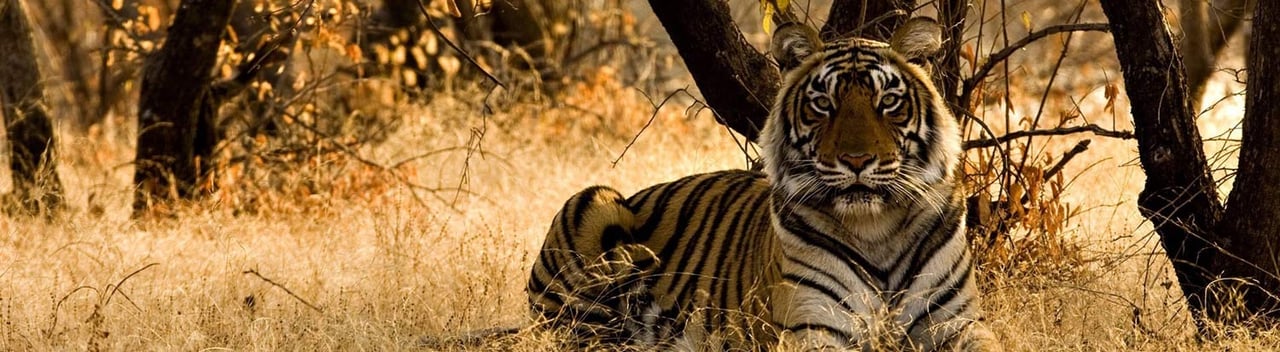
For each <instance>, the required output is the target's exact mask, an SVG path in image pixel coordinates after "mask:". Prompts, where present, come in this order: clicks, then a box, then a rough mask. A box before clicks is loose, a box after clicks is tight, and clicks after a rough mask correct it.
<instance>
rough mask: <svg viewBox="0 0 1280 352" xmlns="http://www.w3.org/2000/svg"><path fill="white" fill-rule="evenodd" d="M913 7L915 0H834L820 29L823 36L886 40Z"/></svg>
mask: <svg viewBox="0 0 1280 352" xmlns="http://www.w3.org/2000/svg"><path fill="white" fill-rule="evenodd" d="M913 8H915V0H836V1H835V2H834V3H832V4H831V14H830V15H828V16H827V23H826V24H824V25H822V31H821V32H819V33H821V36H822V40H832V39H839V38H846V37H851V36H856V37H861V38H868V39H875V40H879V41H884V42H887V41H889V37H890V36H892V35H893V31H894V30H895V29H897V28H898V26H900V25H902V23H903V22H906V21H907V19H908V18H910V15H911V10H912V9H913ZM962 10H963V9H962Z"/></svg>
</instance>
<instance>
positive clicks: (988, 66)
mask: <svg viewBox="0 0 1280 352" xmlns="http://www.w3.org/2000/svg"><path fill="white" fill-rule="evenodd" d="M1110 30H1111V29H1110V28H1109V27H1108V25H1107V24H1106V23H1076V24H1062V25H1056V26H1051V27H1047V28H1044V29H1041V30H1038V31H1035V32H1031V33H1029V34H1027V36H1026V37H1024V38H1022V39H1020V40H1018V41H1017V42H1014V43H1013V44H1009V46H1006V47H1005V48H1004V49H1000V51H998V52H996V53H995V54H991V55H989V56H987V61H986V62H985V63H983V64H982V66H981V67H979V68H978V70H977V71H974V74H973V76H970V77H969V78H966V79H965V80H964V88H963V89H962V90H961V92H960V97H961V98H962V99H961V102H962V104H966V103H968V102H969V98H970V97H971V96H972V95H973V89H974V88H976V87H977V86H978V84H979V83H982V81H983V80H984V79H986V78H987V75H988V74H990V73H991V70H992V69H994V68H995V67H996V65H999V64H1000V63H1001V62H1004V61H1005V60H1007V59H1008V58H1009V56H1012V55H1013V53H1015V52H1017V51H1018V50H1020V49H1022V48H1023V47H1026V46H1027V45H1030V44H1031V43H1033V42H1035V41H1037V40H1040V39H1041V38H1044V37H1047V36H1049V35H1052V34H1057V33H1062V32H1083V31H1096V32H1108V31H1110Z"/></svg>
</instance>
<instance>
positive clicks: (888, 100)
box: [880, 94, 898, 109]
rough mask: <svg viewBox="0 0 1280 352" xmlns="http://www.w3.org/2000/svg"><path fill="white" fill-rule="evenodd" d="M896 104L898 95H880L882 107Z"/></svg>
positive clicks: (886, 107)
mask: <svg viewBox="0 0 1280 352" xmlns="http://www.w3.org/2000/svg"><path fill="white" fill-rule="evenodd" d="M895 105H898V96H897V95H893V94H885V95H884V96H882V97H880V107H881V108H884V109H888V108H892V107H894V106H895Z"/></svg>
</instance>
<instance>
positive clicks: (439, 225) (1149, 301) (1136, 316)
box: [0, 63, 1280, 351]
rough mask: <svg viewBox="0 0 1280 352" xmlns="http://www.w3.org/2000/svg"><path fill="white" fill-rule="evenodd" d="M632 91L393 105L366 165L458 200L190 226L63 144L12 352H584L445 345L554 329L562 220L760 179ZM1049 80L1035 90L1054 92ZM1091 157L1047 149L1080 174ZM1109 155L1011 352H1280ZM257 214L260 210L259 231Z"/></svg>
mask: <svg viewBox="0 0 1280 352" xmlns="http://www.w3.org/2000/svg"><path fill="white" fill-rule="evenodd" d="M1100 66H1101V67H1095V69H1096V71H1094V72H1093V73H1091V75H1093V76H1099V75H1103V73H1098V72H1109V73H1106V74H1107V75H1109V77H1112V79H1113V80H1114V79H1115V77H1118V70H1116V69H1115V67H1114V66H1107V64H1105V63H1104V64H1101V65H1100ZM1237 66H1238V65H1237ZM612 72H613V71H612V69H611V68H610V67H608V66H605V67H603V68H601V69H599V70H597V71H596V72H593V73H591V74H587V75H584V76H585V77H588V79H586V80H584V81H583V82H577V83H572V84H569V85H568V88H566V89H565V90H564V91H563V92H561V93H560V94H558V95H556V96H554V97H542V96H537V97H532V98H531V96H532V95H536V94H540V93H533V92H525V91H512V92H508V93H507V94H509V95H511V96H510V97H508V98H509V99H507V101H509V103H506V104H503V108H500V109H499V111H497V112H495V113H492V114H489V113H485V112H484V109H483V108H481V106H482V105H483V103H484V101H485V98H484V97H485V96H486V94H488V93H489V92H487V91H485V90H482V89H479V88H475V87H471V88H467V87H466V84H459V86H460V87H457V89H454V90H453V92H452V93H442V94H441V95H440V96H437V97H436V98H435V99H433V100H432V101H431V102H430V103H427V104H421V103H406V102H403V101H402V102H397V103H394V106H383V107H381V108H382V109H385V110H386V111H394V112H396V114H398V116H397V117H398V119H399V120H400V126H399V128H398V129H396V130H395V132H394V133H392V134H391V135H390V136H389V137H388V138H386V140H385V141H384V142H381V143H377V144H369V145H366V146H364V147H362V148H360V149H359V150H356V151H355V153H357V154H358V157H359V159H364V160H368V161H374V162H377V163H381V164H383V165H388V164H392V163H395V162H398V161H402V160H407V159H409V158H416V157H420V156H421V158H417V159H413V160H412V161H411V162H408V163H405V164H404V166H402V167H401V168H398V169H396V172H397V175H402V176H404V177H405V178H406V179H407V181H409V182H411V183H413V184H415V185H418V186H423V187H426V188H435V189H437V190H435V191H428V190H425V189H424V188H423V187H414V186H410V185H408V184H407V183H405V182H404V181H405V180H401V179H399V178H398V177H389V176H388V172H387V171H385V170H380V169H377V168H369V167H360V165H361V162H360V161H358V160H356V158H357V156H356V155H337V156H335V157H334V158H331V159H324V160H320V161H317V163H316V164H315V165H312V166H310V167H298V168H297V169H295V170H292V171H290V172H292V174H290V175H289V176H290V177H289V178H288V179H289V180H293V181H294V182H302V183H305V182H308V181H315V182H323V183H326V184H328V185H330V186H331V187H327V188H320V189H308V191H307V192H298V191H296V188H291V189H290V190H289V191H284V190H281V189H273V188H271V187H257V188H249V187H241V186H242V185H245V184H249V183H252V182H248V183H246V182H244V181H243V180H236V179H234V178H235V177H237V175H239V174H236V173H227V174H225V175H224V176H223V178H222V179H221V180H222V181H225V182H224V183H222V185H223V188H222V189H220V190H219V191H218V192H220V193H216V195H217V196H215V197H211V198H209V199H206V200H202V201H198V202H194V203H190V204H184V205H182V206H180V209H178V210H177V211H176V212H175V213H176V216H175V217H172V218H146V219H130V217H129V205H130V201H131V197H132V191H133V189H132V185H131V182H132V173H133V168H132V166H131V165H130V162H131V160H132V159H133V148H134V144H133V143H134V142H133V140H132V138H133V135H134V132H135V131H134V127H132V121H131V120H130V119H127V118H121V117H117V118H112V119H107V120H106V122H104V123H103V124H101V125H98V126H96V127H95V128H93V129H91V130H90V131H89V132H88V133H80V132H74V131H72V130H71V128H68V127H66V126H63V127H62V128H60V133H59V134H58V138H59V140H58V142H59V148H60V150H61V152H60V154H59V155H57V157H58V158H59V160H60V161H61V164H60V169H59V172H60V174H61V175H62V178H63V180H64V182H65V183H66V186H67V192H68V194H67V196H68V203H69V204H70V206H71V208H70V209H69V210H68V211H67V212H66V213H65V214H63V215H62V216H60V217H58V218H55V219H52V220H49V221H45V220H36V219H24V218H12V217H0V321H2V322H3V325H0V350H3V351H62V350H86V349H87V350H112V351H136V350H162V351H170V350H199V351H215V350H343V351H347V350H421V349H434V348H444V349H448V350H502V351H544V350H557V349H566V348H568V347H567V346H566V345H564V344H563V341H565V340H566V336H564V333H562V332H555V331H541V330H537V329H523V330H521V331H520V332H518V333H516V334H514V335H510V336H505V337H502V338H493V339H481V340H479V341H471V342H472V343H470V344H446V345H433V346H431V347H427V346H424V345H423V344H422V341H424V339H426V340H440V339H445V340H447V339H448V338H449V337H458V336H467V335H468V334H470V333H472V332H475V331H483V330H485V329H489V328H494V327H501V328H507V327H527V326H530V325H532V324H533V323H534V320H533V319H532V318H531V316H530V314H529V313H528V307H527V303H526V299H525V293H524V284H525V280H526V278H527V275H528V271H529V268H530V266H531V265H532V262H533V256H534V254H535V253H536V251H537V250H538V248H539V246H540V245H541V241H542V238H543V236H544V234H545V231H546V228H547V227H548V225H549V223H550V220H551V218H552V216H553V215H554V214H555V213H556V212H557V211H558V210H559V208H560V206H561V204H562V202H563V201H564V200H565V199H566V198H567V197H568V196H569V195H571V194H573V193H575V192H577V191H578V190H580V189H581V188H584V187H587V186H591V185H595V184H607V185H611V186H613V187H615V188H617V189H619V190H621V191H622V192H623V193H630V192H634V191H636V190H639V189H641V188H643V187H645V186H647V185H651V184H654V183H658V182H664V181H668V180H672V179H675V178H678V177H681V176H684V175H689V174H693V173H699V172H706V171H711V170H719V169H726V168H742V167H746V165H747V164H746V158H745V157H744V155H743V152H742V151H740V150H739V148H738V144H737V143H738V140H736V139H735V138H734V137H733V136H732V135H731V134H730V133H729V132H728V131H727V130H726V129H725V128H724V127H722V126H719V125H716V124H715V123H714V122H713V119H712V118H711V117H710V116H709V112H708V111H706V110H699V109H687V108H688V107H689V106H690V105H689V104H690V103H691V102H690V101H689V100H688V99H684V98H677V99H674V100H673V102H671V103H669V104H668V105H666V106H663V107H661V108H660V109H655V108H654V106H653V104H654V103H655V100H656V101H661V100H662V99H661V98H662V97H647V96H645V95H644V94H641V93H639V92H638V90H636V89H632V88H628V87H627V86H626V85H625V84H621V83H619V82H618V79H617V78H616V77H614V75H613V73H612ZM1025 81H1026V82H1015V83H1016V84H1021V85H1026V86H1032V85H1035V84H1039V83H1042V82H1038V81H1035V80H1034V79H1025ZM690 83H691V82H686V84H690ZM1093 88H1096V87H1089V88H1087V89H1093ZM1087 89H1086V90H1087ZM1238 89H1239V87H1234V86H1230V85H1225V84H1219V85H1217V86H1214V87H1211V88H1210V89H1209V91H1210V96H1215V94H1216V96H1221V95H1224V92H1232V91H1236V90H1238ZM1016 90H1017V89H1015V91H1016ZM367 93H368V92H361V93H356V94H367ZM368 95H371V96H372V95H374V94H368ZM1025 95H1026V96H1027V97H1015V98H1017V99H1010V100H1005V101H1012V102H1016V103H1017V104H1022V105H1020V106H1010V107H1006V106H1002V105H999V104H1001V103H998V102H997V103H994V104H995V106H994V107H989V108H990V111H994V112H993V113H989V114H988V115H985V116H1001V118H1002V116H1003V115H1002V113H1001V112H1002V111H1003V112H1007V111H1010V110H1007V109H1005V108H1012V109H1013V111H1021V112H1022V113H1021V114H1022V115H1027V113H1026V111H1034V110H1035V109H1036V104H1037V102H1036V101H1033V100H1035V99H1038V98H1039V95H1038V94H1031V93H1026V94H1025ZM1070 98H1071V99H1073V100H1071V101H1072V102H1073V104H1066V103H1064V101H1066V100H1065V98H1064V99H1063V100H1061V101H1057V103H1055V105H1053V106H1052V107H1051V108H1050V110H1049V111H1048V112H1046V114H1048V115H1049V116H1058V115H1063V114H1078V115H1080V116H1083V117H1085V118H1087V119H1088V120H1089V121H1090V122H1092V123H1096V124H1099V125H1106V126H1111V125H1112V124H1114V126H1117V128H1120V129H1123V128H1128V127H1127V126H1128V121H1129V119H1128V118H1127V116H1126V114H1125V111H1127V105H1126V103H1125V102H1124V101H1123V97H1120V98H1119V102H1117V103H1116V104H1117V105H1116V106H1115V108H1114V110H1108V109H1106V107H1105V105H1106V100H1107V99H1106V97H1104V93H1103V92H1102V90H1100V89H1095V90H1092V91H1088V92H1085V93H1082V94H1075V95H1072V96H1071V97H1070ZM992 100H993V101H994V100H1002V99H992ZM1210 100H1214V99H1212V98H1211V99H1210ZM1241 101H1242V99H1240V98H1238V97H1237V98H1233V99H1230V100H1228V101H1226V103H1224V104H1220V105H1217V106H1216V109H1215V110H1214V111H1213V112H1211V113H1210V114H1208V115H1206V116H1205V117H1202V118H1201V119H1200V120H1199V121H1200V123H1201V124H1202V130H1203V131H1204V132H1205V134H1206V135H1216V134H1219V133H1223V132H1229V129H1230V127H1231V126H1234V125H1235V124H1236V122H1238V121H1239V116H1240V114H1239V112H1240V111H1241V110H1242V108H1240V106H1241V105H1242V103H1241ZM1068 105H1070V106H1068ZM1077 105H1078V106H1077ZM1205 105H1206V106H1208V105H1209V104H1205ZM1065 110H1071V111H1065ZM688 113H693V114H694V115H695V116H687V114H688ZM650 122H652V123H651V124H650ZM1014 123H1017V121H1016V119H1015V121H1014ZM645 126H648V127H645ZM993 127H994V128H995V129H996V130H997V132H1000V131H1005V130H1010V129H1013V128H1018V127H1017V126H1004V125H1001V124H999V123H996V124H993ZM642 130H643V133H640V131H642ZM636 134H639V137H638V138H634V141H633V137H635V135H636ZM970 137H979V136H978V135H977V134H974V135H971V136H970ZM1078 138H1079V137H1055V138H1042V139H1040V140H1039V141H1038V142H1037V144H1035V145H1034V146H1035V150H1037V151H1038V152H1044V153H1048V154H1050V155H1061V153H1062V152H1063V151H1064V150H1067V149H1069V148H1070V147H1071V146H1072V145H1074V144H1075V141H1077V140H1078ZM1093 139H1094V141H1093V144H1092V145H1091V146H1090V149H1089V151H1087V152H1086V153H1084V154H1081V156H1080V157H1078V158H1077V160H1075V161H1073V162H1072V163H1070V164H1068V166H1067V168H1066V171H1064V176H1065V177H1064V183H1063V186H1065V187H1064V188H1063V190H1062V192H1061V194H1060V195H1057V196H1055V197H1056V198H1055V202H1058V203H1055V204H1065V205H1068V206H1069V209H1073V211H1072V212H1067V213H1070V214H1073V215H1071V216H1060V217H1057V218H1054V219H1055V220H1060V221H1059V222H1057V223H1054V224H1053V225H1054V227H1053V228H1054V233H1053V235H1052V236H1045V234H1044V233H1043V231H1041V230H1043V228H1037V227H1030V228H1018V229H1015V231H1014V232H1013V233H1012V234H1011V236H1010V239H1011V241H1010V242H1008V243H1004V244H1002V246H1001V247H1000V248H998V249H990V250H989V251H987V252H984V253H980V254H982V255H984V257H985V260H986V261H985V262H983V263H984V264H983V265H982V266H981V267H980V268H979V269H980V271H981V273H982V275H981V276H980V277H981V278H982V280H983V282H982V287H983V289H984V291H985V294H986V298H985V301H984V303H983V308H984V309H985V310H986V312H987V322H988V324H989V325H990V326H991V327H992V328H993V330H994V331H995V332H996V333H997V335H998V336H999V338H1000V339H1001V341H1003V342H1004V343H1005V344H1006V345H1007V347H1008V349H1010V350H1014V351H1077V350H1083V351H1130V350H1137V351H1169V350H1175V351H1200V350H1226V349H1230V350H1233V351H1242V350H1243V351H1253V350H1257V351H1267V350H1277V349H1280V334H1277V332H1276V331H1270V330H1266V331H1229V332H1231V334H1229V335H1230V336H1232V337H1231V338H1229V339H1225V340H1219V341H1213V342H1199V341H1197V340H1196V339H1195V338H1194V336H1193V328H1192V326H1191V322H1190V321H1191V320H1190V316H1189V315H1188V313H1187V312H1186V308H1185V305H1184V304H1183V303H1182V295H1181V293H1180V292H1179V291H1178V287H1177V283H1176V280H1175V279H1174V277H1173V275H1172V272H1171V269H1170V266H1169V264H1168V260H1167V259H1166V258H1165V257H1164V254H1163V252H1162V250H1161V249H1160V247H1159V241H1158V237H1157V236H1156V235H1155V234H1154V233H1152V231H1151V226H1150V224H1149V223H1148V222H1147V221H1146V220H1145V219H1143V218H1142V217H1141V215H1140V214H1139V212H1138V210H1137V209H1136V206H1135V199H1136V198H1137V194H1138V192H1139V191H1140V190H1141V187H1142V180H1143V177H1144V176H1143V172H1142V170H1141V169H1140V168H1139V167H1138V166H1137V165H1136V162H1134V160H1135V159H1136V157H1137V155H1136V145H1135V144H1134V142H1132V141H1117V140H1107V139H1101V138H1093ZM1206 149H1207V150H1209V151H1210V153H1211V154H1214V153H1215V152H1217V151H1218V150H1220V149H1222V144H1212V143H1211V144H1209V145H1207V146H1206ZM428 154H429V155H428ZM424 155H426V156H424ZM969 156H970V157H971V158H977V156H976V155H975V154H970V155H969ZM1224 160H1228V161H1226V164H1227V165H1229V164H1230V161H1229V160H1230V156H1229V155H1228V156H1227V157H1226V159H1224ZM615 162H616V163H615ZM4 172H5V171H0V176H4V175H6V174H4ZM7 179H8V178H7V177H0V180H7ZM0 182H3V181H0ZM0 189H5V185H3V184H0ZM246 193H250V194H248V196H249V197H246ZM244 199H255V200H256V202H258V204H257V205H256V206H254V207H252V209H253V211H245V209H246V206H245V205H244V204H241V203H240V202H241V201H242V200H244ZM997 251H1000V252H997Z"/></svg>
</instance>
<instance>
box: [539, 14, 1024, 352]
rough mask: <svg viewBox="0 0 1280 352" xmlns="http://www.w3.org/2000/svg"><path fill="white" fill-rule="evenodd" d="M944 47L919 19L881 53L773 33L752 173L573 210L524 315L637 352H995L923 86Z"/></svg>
mask: <svg viewBox="0 0 1280 352" xmlns="http://www.w3.org/2000/svg"><path fill="white" fill-rule="evenodd" d="M940 47H941V27H940V26H939V25H938V24H937V22H934V21H933V20H930V19H927V18H915V19H911V20H909V21H907V23H906V24H905V25H903V26H901V28H899V29H898V30H897V31H896V32H895V33H894V34H893V36H892V37H891V39H890V41H889V43H884V42H879V41H874V40H869V39H863V38H849V39H843V40H836V41H832V42H829V43H824V42H823V41H821V40H819V39H818V36H817V35H816V33H815V32H814V31H813V30H812V29H811V28H809V27H807V26H804V25H802V24H787V25H783V26H780V27H779V28H777V29H776V30H775V31H774V34H773V38H772V43H771V44H770V51H771V54H772V57H773V58H774V59H775V61H776V62H777V63H778V66H779V70H780V71H782V72H783V73H784V80H783V84H782V85H781V87H780V89H779V91H778V94H777V96H776V99H775V101H774V103H773V105H772V108H771V109H770V112H769V116H768V117H767V119H766V122H765V126H764V128H763V130H762V132H761V137H760V139H759V145H760V151H761V152H760V154H761V159H762V165H763V168H762V170H760V171H750V170H728V171H718V172H711V173H705V174H698V175H692V176H687V177H684V178H681V179H678V180H675V181H672V182H668V183H662V184H658V185H655V186H652V187H649V188H646V189H644V190H641V191H639V192H637V193H636V194H634V195H632V196H631V197H624V196H623V195H622V194H621V193H620V192H618V191H617V190H614V189H612V188H609V187H606V186H594V187H590V188H587V189H585V190H583V191H581V192H579V193H577V194H575V195H573V196H572V197H570V198H569V199H568V201H566V202H565V204H564V207H563V208H562V209H561V210H560V211H559V213H557V215H556V216H555V218H554V220H553V221H552V224H551V227H550V229H549V230H548V233H547V235H546V238H545V240H544V242H543V246H542V248H541V250H540V251H539V252H538V254H537V257H536V260H535V263H534V265H533V269H532V272H531V274H530V278H529V281H528V287H527V293H528V295H529V301H530V304H531V306H532V310H533V312H534V313H533V314H534V315H535V317H538V318H540V320H541V321H543V322H546V323H548V324H550V325H552V326H559V327H568V328H570V329H572V331H573V332H574V333H575V334H578V335H585V336H591V337H592V338H593V340H592V341H603V342H602V343H607V344H618V345H620V346H632V347H639V348H641V349H663V350H665V349H700V348H699V347H696V346H702V347H703V348H705V347H707V346H711V347H710V348H711V349H730V348H732V349H745V350H761V349H774V348H779V349H783V350H793V349H794V350H814V349H819V350H846V349H860V350H885V349H889V350H900V349H906V350H920V351H936V350H963V351H997V350H1001V349H1002V348H1001V347H1000V345H999V344H998V342H997V341H996V339H995V337H994V335H993V334H992V333H991V331H990V330H989V329H988V328H986V327H985V326H984V323H982V322H980V319H981V312H980V303H981V301H980V296H979V293H978V290H977V287H976V283H975V281H974V273H973V270H974V256H973V255H972V254H971V253H970V250H969V247H968V243H967V241H966V239H965V212H966V207H965V203H964V197H963V193H962V187H961V186H960V185H959V181H958V180H957V179H958V176H957V174H958V167H959V166H958V164H959V157H960V153H961V147H960V146H961V144H960V132H959V129H958V127H957V125H958V122H957V121H956V120H955V118H954V117H953V115H952V114H951V113H950V110H949V109H948V108H947V107H946V105H945V103H944V101H943V99H942V98H941V96H940V94H939V92H938V90H937V89H936V88H935V87H934V84H933V83H932V81H931V79H930V74H929V72H928V70H929V66H928V64H927V62H928V59H929V57H930V56H931V55H934V54H935V53H936V52H937V51H939V49H940Z"/></svg>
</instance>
